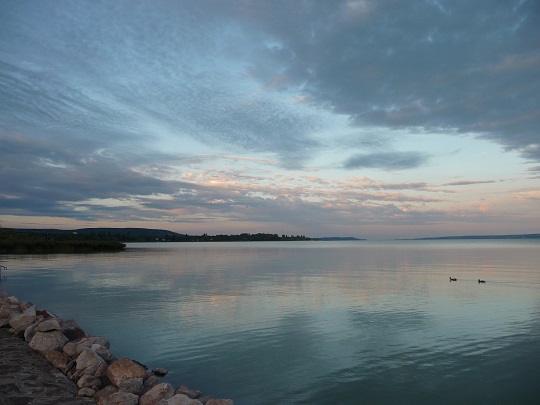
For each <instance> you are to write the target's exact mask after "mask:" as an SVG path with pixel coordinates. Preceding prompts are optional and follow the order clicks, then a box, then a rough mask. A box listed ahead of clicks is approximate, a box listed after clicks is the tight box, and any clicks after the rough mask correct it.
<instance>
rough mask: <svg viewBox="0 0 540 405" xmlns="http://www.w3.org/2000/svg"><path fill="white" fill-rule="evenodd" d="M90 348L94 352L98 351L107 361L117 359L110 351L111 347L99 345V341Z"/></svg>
mask: <svg viewBox="0 0 540 405" xmlns="http://www.w3.org/2000/svg"><path fill="white" fill-rule="evenodd" d="M90 350H92V351H93V352H94V353H96V354H97V355H98V356H99V357H101V358H102V359H103V360H105V361H106V362H110V361H112V360H115V358H114V356H113V355H112V354H111V352H109V349H107V348H106V347H105V346H101V345H98V344H97V343H94V344H93V345H92V346H90Z"/></svg>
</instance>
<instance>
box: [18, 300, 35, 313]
mask: <svg viewBox="0 0 540 405" xmlns="http://www.w3.org/2000/svg"><path fill="white" fill-rule="evenodd" d="M19 307H20V308H21V311H23V312H24V311H26V310H27V309H28V308H32V307H34V309H35V308H36V307H35V305H34V304H32V303H31V302H25V301H23V302H19Z"/></svg>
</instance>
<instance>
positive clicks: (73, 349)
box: [62, 336, 79, 359]
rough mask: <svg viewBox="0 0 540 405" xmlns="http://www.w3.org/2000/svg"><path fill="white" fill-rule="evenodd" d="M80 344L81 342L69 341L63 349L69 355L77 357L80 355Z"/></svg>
mask: <svg viewBox="0 0 540 405" xmlns="http://www.w3.org/2000/svg"><path fill="white" fill-rule="evenodd" d="M66 337H67V336H66ZM78 345H79V342H67V343H66V344H65V346H64V348H63V349H62V350H63V351H64V353H65V354H67V355H68V356H69V357H72V358H74V359H75V358H77V356H78V353H77V346H78Z"/></svg>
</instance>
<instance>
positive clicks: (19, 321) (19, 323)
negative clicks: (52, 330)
mask: <svg viewBox="0 0 540 405" xmlns="http://www.w3.org/2000/svg"><path fill="white" fill-rule="evenodd" d="M36 320H37V316H36V307H34V306H32V307H30V308H27V309H26V310H25V311H24V312H23V313H21V314H16V315H14V316H12V317H11V318H10V320H9V326H11V328H12V329H13V333H14V334H15V335H19V334H20V333H22V332H24V331H25V330H26V329H27V328H28V327H29V326H31V325H32V324H34V322H36Z"/></svg>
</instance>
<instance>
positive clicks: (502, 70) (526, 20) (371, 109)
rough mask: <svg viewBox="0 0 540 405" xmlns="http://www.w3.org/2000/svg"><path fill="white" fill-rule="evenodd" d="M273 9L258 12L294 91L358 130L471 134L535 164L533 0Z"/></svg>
mask: <svg viewBox="0 0 540 405" xmlns="http://www.w3.org/2000/svg"><path fill="white" fill-rule="evenodd" d="M271 3H272V4H270V2H263V5H259V7H257V8H256V11H255V12H254V13H256V14H257V17H258V18H260V22H261V24H262V25H263V26H265V27H266V29H267V30H268V31H269V32H270V33H271V35H273V36H274V37H275V38H276V39H277V40H279V42H280V43H281V46H280V48H279V49H280V52H279V57H280V58H281V59H280V61H281V62H282V64H283V65H284V66H285V68H286V71H287V74H288V76H289V77H290V80H291V81H290V84H291V85H298V84H299V83H300V84H301V86H302V88H303V89H304V92H305V93H306V94H307V95H309V97H310V98H311V99H312V100H316V101H317V102H318V103H320V104H321V105H324V106H329V107H330V108H332V110H333V111H335V112H340V113H344V114H347V115H350V116H351V117H352V118H353V120H354V123H355V125H358V126H363V125H375V126H383V127H389V128H410V127H421V128H423V129H428V130H433V131H438V130H441V129H446V130H452V131H457V132H462V133H467V132H474V133H479V134H482V135H483V136H484V137H486V138H489V139H492V140H494V141H496V142H499V143H501V144H502V145H504V146H505V147H507V148H508V149H516V150H520V151H521V150H523V151H524V154H525V155H526V156H528V157H530V158H532V159H534V160H538V159H539V158H540V156H539V155H538V153H537V151H533V152H532V153H530V152H527V151H525V150H526V149H527V148H529V147H530V146H531V145H535V144H536V145H537V144H539V143H540V135H539V132H538V127H539V123H540V122H539V120H540V116H539V115H538V111H537V105H538V104H539V101H540V100H539V96H538V94H540V93H539V92H538V86H539V84H540V76H539V74H538V72H539V71H540V51H539V49H538V41H539V40H540V37H539V35H540V34H539V31H538V28H537V27H538V26H539V25H540V4H539V3H538V2H536V1H532V0H531V1H521V0H520V1H518V0H516V1H508V2H497V3H492V2H489V3H486V2H474V3H471V2H468V1H437V2H416V3H415V4H414V5H411V4H409V3H408V2H395V1H391V0H388V1H384V0H383V1H363V2H351V1H333V2H302V3H297V2H295V3H287V2H279V7H273V6H274V4H275V2H271ZM354 6H356V7H354ZM263 16H272V18H263ZM261 71H264V69H261Z"/></svg>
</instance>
